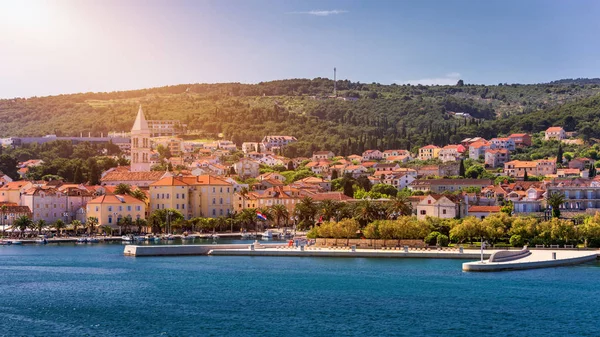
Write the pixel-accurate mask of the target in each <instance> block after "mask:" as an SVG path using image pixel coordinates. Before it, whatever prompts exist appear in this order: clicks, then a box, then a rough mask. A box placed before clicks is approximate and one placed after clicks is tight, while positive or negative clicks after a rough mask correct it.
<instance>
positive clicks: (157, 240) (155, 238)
mask: <svg viewBox="0 0 600 337" xmlns="http://www.w3.org/2000/svg"><path fill="white" fill-rule="evenodd" d="M152 241H154V242H160V237H158V236H155V237H154V238H153V239H152Z"/></svg>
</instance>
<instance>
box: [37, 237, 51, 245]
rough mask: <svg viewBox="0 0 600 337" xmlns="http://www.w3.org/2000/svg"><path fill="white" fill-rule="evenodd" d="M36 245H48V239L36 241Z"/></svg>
mask: <svg viewBox="0 0 600 337" xmlns="http://www.w3.org/2000/svg"><path fill="white" fill-rule="evenodd" d="M35 243H37V244H40V245H45V244H47V243H48V240H46V238H39V239H35Z"/></svg>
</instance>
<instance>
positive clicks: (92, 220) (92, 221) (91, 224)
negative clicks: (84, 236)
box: [85, 217, 98, 235]
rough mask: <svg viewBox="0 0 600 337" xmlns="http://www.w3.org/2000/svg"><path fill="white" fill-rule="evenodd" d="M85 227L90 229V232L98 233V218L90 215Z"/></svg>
mask: <svg viewBox="0 0 600 337" xmlns="http://www.w3.org/2000/svg"><path fill="white" fill-rule="evenodd" d="M85 227H86V228H87V230H88V234H90V235H92V234H96V227H98V218H96V217H88V218H87V219H86V221H85Z"/></svg>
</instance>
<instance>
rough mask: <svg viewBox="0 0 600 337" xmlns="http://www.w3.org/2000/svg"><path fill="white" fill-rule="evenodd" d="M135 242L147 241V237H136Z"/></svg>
mask: <svg viewBox="0 0 600 337" xmlns="http://www.w3.org/2000/svg"><path fill="white" fill-rule="evenodd" d="M133 241H146V237H145V236H134V237H133Z"/></svg>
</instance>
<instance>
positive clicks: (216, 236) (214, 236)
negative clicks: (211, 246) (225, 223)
mask: <svg viewBox="0 0 600 337" xmlns="http://www.w3.org/2000/svg"><path fill="white" fill-rule="evenodd" d="M210 238H211V239H213V240H216V239H218V238H219V234H217V233H212V234H211V235H210Z"/></svg>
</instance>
